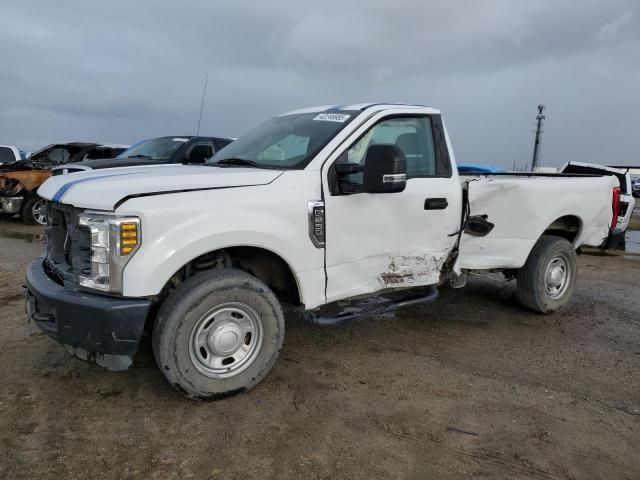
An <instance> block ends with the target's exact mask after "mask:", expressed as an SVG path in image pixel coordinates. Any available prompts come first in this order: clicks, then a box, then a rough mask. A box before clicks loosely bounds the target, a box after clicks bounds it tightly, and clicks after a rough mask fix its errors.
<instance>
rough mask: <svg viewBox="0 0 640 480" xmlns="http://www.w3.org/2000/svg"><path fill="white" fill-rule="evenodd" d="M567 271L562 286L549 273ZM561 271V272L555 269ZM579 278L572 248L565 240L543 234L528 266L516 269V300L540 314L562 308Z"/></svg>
mask: <svg viewBox="0 0 640 480" xmlns="http://www.w3.org/2000/svg"><path fill="white" fill-rule="evenodd" d="M563 267H564V270H565V271H566V275H567V276H566V281H565V283H562V284H561V286H559V285H556V283H558V282H560V280H558V278H561V277H562V273H558V274H556V275H554V273H553V272H552V271H555V272H559V271H562V269H563ZM558 269H560V270H558ZM577 275H578V261H577V256H576V251H575V249H574V248H573V245H572V244H571V243H570V242H569V241H567V240H566V239H564V238H560V237H553V236H549V235H543V236H542V237H540V239H539V240H538V241H537V243H536V244H535V245H534V247H533V249H532V250H531V253H529V258H527V263H525V264H524V266H523V267H522V268H521V269H520V270H518V299H519V300H520V303H521V304H522V305H524V306H525V307H527V308H530V309H531V310H534V311H536V312H539V313H552V312H557V311H559V310H561V309H563V308H564V307H565V306H566V305H567V303H569V300H570V299H571V295H572V294H573V290H574V288H575V284H576V278H577Z"/></svg>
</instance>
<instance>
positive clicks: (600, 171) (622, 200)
mask: <svg viewBox="0 0 640 480" xmlns="http://www.w3.org/2000/svg"><path fill="white" fill-rule="evenodd" d="M560 171H561V172H562V173H577V174H595V175H610V176H613V177H615V178H616V179H617V180H618V182H619V188H618V198H617V202H618V207H617V209H618V216H617V218H616V219H615V221H614V225H613V226H612V228H613V231H612V234H611V236H610V239H609V243H608V245H607V247H610V248H613V247H616V246H617V245H619V244H621V243H623V242H624V237H625V233H626V231H627V228H628V227H629V222H630V221H631V216H632V215H633V209H634V207H635V204H636V201H635V199H634V198H633V195H632V187H631V175H629V173H628V172H625V171H624V170H621V169H619V168H614V167H606V166H604V165H597V164H592V163H582V162H568V163H567V164H565V165H564V167H562V168H561V169H560Z"/></svg>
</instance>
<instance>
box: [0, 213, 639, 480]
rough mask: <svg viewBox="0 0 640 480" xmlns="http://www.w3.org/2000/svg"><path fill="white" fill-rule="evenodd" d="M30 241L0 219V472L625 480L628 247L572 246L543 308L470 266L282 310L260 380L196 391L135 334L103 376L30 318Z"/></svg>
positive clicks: (629, 394)
mask: <svg viewBox="0 0 640 480" xmlns="http://www.w3.org/2000/svg"><path fill="white" fill-rule="evenodd" d="M634 238H637V234H635V237H634ZM639 243H640V242H639ZM43 249H44V244H43V243H42V239H41V231H40V230H39V229H38V228H36V227H26V226H23V225H20V224H19V223H18V222H17V221H8V222H4V223H0V305H1V312H2V313H1V315H0V321H1V322H2V327H1V328H2V334H1V335H0V366H1V367H2V368H0V478H10V479H19V478H29V479H32V478H61V477H69V478H143V477H144V478H211V479H217V478H244V479H250V478H260V479H266V478H273V479H282V478H305V479H306V478H330V479H338V478H349V479H351V478H363V479H371V478H438V479H441V478H444V479H446V478H461V477H465V476H477V477H484V478H542V479H556V478H561V479H585V478H586V479H589V478H606V479H617V478H628V479H634V478H635V479H637V478H639V477H640V455H639V454H638V449H639V447H640V376H639V375H638V372H639V371H640V370H639V367H640V301H639V300H638V299H639V298H640V255H638V254H632V253H624V252H619V253H615V254H601V255H594V254H591V255H582V256H581V257H580V261H579V264H580V278H579V283H578V286H577V289H576V294H575V296H574V299H573V303H572V305H571V306H570V308H569V309H567V310H566V311H565V312H563V313H560V314H556V315H551V316H540V315H537V314H533V313H530V312H527V311H524V310H523V309H521V308H520V307H519V306H518V304H517V303H516V300H515V288H514V285H513V284H512V283H503V282H498V281H494V280H490V279H487V278H473V279H472V280H471V281H470V284H469V286H468V287H467V288H465V289H462V290H455V291H452V290H444V291H442V292H441V298H440V300H439V301H438V302H437V303H436V304H434V305H430V306H421V307H414V308H407V309H405V310H403V311H401V312H398V313H397V314H396V315H395V316H385V317H382V318H376V319H372V320H366V321H360V322H357V323H353V324H351V325H348V326H345V327H341V328H333V329H321V328H314V327H309V326H307V325H305V324H303V323H301V322H299V321H296V320H295V319H290V320H289V321H288V324H287V329H288V330H287V337H286V340H285V346H284V349H283V351H282V352H281V355H280V358H279V360H278V362H277V363H276V366H275V368H274V370H273V371H272V372H271V374H270V375H269V376H268V377H267V379H266V380H265V381H264V382H263V383H262V384H260V385H259V386H258V387H256V388H255V389H254V390H252V391H251V392H249V393H247V394H245V395H242V396H239V397H234V398H230V399H227V400H224V401H220V402H214V403H197V402H192V401H188V400H186V399H183V398H182V397H180V396H179V395H177V394H176V393H175V392H174V391H173V390H172V389H171V388H170V387H169V386H168V385H167V384H166V383H165V381H164V379H163V377H162V375H161V373H160V372H159V371H158V370H157V369H156V367H155V364H154V361H153V356H152V354H151V351H150V345H149V343H150V342H149V341H148V339H147V340H146V341H145V342H144V344H143V347H142V352H141V353H140V354H139V355H138V357H137V360H136V363H135V364H134V367H133V368H132V369H131V370H129V371H128V372H123V373H112V372H108V371H106V370H104V369H101V368H99V367H97V366H95V365H91V364H87V363H84V362H82V361H80V360H77V359H75V358H72V357H70V356H69V355H68V354H67V352H66V351H65V350H64V349H63V348H62V347H60V346H59V345H57V344H56V343H54V342H53V341H52V340H50V339H48V338H47V337H45V336H44V335H42V334H41V333H39V332H38V331H37V330H36V329H35V327H33V326H30V325H28V324H27V323H26V322H25V318H24V313H23V311H24V307H23V300H22V287H21V285H22V281H23V276H24V273H23V272H24V268H25V266H26V264H27V262H28V261H30V260H31V259H32V258H33V257H35V256H37V255H38V254H39V253H41V252H42V251H43Z"/></svg>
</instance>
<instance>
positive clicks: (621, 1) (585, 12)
mask: <svg viewBox="0 0 640 480" xmlns="http://www.w3.org/2000/svg"><path fill="white" fill-rule="evenodd" d="M0 18H1V19H2V22H1V24H2V26H1V27H0V62H1V63H2V64H1V66H0V143H10V144H17V145H18V146H19V147H22V148H24V149H35V148H38V147H40V146H42V145H44V144H46V143H51V142H55V141H71V140H86V141H98V142H115V143H133V142H136V141H138V140H140V139H143V138H149V137H155V136H161V135H184V134H191V133H195V128H196V124H197V118H198V112H199V107H200V97H201V94H202V86H203V82H204V76H205V73H207V72H208V73H209V86H208V91H207V98H206V102H205V110H204V117H203V121H202V127H201V134H211V135H222V136H240V135H242V134H243V133H244V132H246V131H247V130H249V129H251V128H252V127H253V126H255V125H256V124H258V123H260V122H262V121H263V120H265V119H266V118H268V117H271V116H273V115H276V114H278V113H281V112H283V111H286V110H290V109H293V108H299V107H303V106H311V105H316V104H329V103H335V104H345V103H356V102H366V101H376V102H377V101H390V102H402V103H418V104H426V105H431V106H435V107H439V108H441V109H442V111H443V116H444V118H445V121H446V122H447V126H448V129H449V133H450V135H451V137H452V140H453V143H454V147H455V149H456V156H457V158H458V160H459V161H467V162H492V163H498V164H502V165H505V166H509V167H511V166H512V164H513V162H516V164H518V165H520V166H523V165H524V163H525V162H529V161H530V156H531V150H532V144H533V131H534V117H535V107H536V105H537V104H538V103H545V104H546V105H547V117H548V118H547V123H546V126H545V133H544V137H543V145H542V164H543V165H558V164H560V163H562V162H563V161H565V160H567V159H573V160H581V161H590V162H599V163H608V164H614V163H616V164H617V163H621V164H624V163H626V164H636V165H637V164H640V135H639V134H638V127H640V4H639V3H638V1H637V0H607V1H602V0H579V1H578V0H574V1H571V2H569V1H563V0H536V1H526V2H525V1H513V0H468V1H451V0H441V1H440V0H438V1H428V2H427V1H423V0H393V1H382V0H368V1H362V2H356V1H346V0H324V1H322V2H309V3H307V2H302V1H299V0H283V1H279V2H269V1H262V2H243V1H237V0H236V1H228V2H217V1H213V0H198V1H183V2H175V1H174V2H160V1H135V2H133V1H121V0H110V1H108V2H105V1H100V2H98V1H89V0H65V1H64V2H54V1H50V0H40V1H34V0H4V1H3V2H2V3H0Z"/></svg>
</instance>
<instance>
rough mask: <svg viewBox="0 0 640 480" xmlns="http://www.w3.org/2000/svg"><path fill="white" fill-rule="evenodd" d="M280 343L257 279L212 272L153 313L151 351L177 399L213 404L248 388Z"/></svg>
mask: <svg viewBox="0 0 640 480" xmlns="http://www.w3.org/2000/svg"><path fill="white" fill-rule="evenodd" d="M283 340H284V315H283V313H282V308H281V307H280V303H279V302H278V299H277V298H276V297H275V295H274V294H273V292H272V291H271V290H270V289H269V287H267V286H266V285H265V284H264V283H262V282H261V281H260V280H258V279H257V278H255V277H253V276H251V275H249V274H247V273H245V272H243V271H241V270H235V269H217V270H211V271H208V272H203V273H200V274H198V275H195V276H193V277H191V278H189V279H188V280H187V281H186V282H185V283H184V284H182V285H181V286H180V287H178V288H177V289H176V290H174V291H173V292H172V293H171V295H170V296H169V298H168V299H167V300H166V301H165V303H164V305H163V306H162V308H161V309H160V312H159V313H158V318H157V320H156V323H155V325H154V328H153V352H154V356H155V358H156V362H157V364H158V366H159V367H160V369H161V370H162V373H163V374H164V375H165V377H166V378H167V380H168V381H169V383H170V384H171V385H173V386H174V387H175V388H176V389H177V390H178V391H179V392H180V393H182V394H183V395H185V396H187V397H189V398H193V399H199V400H216V399H220V398H224V397H227V396H230V395H235V394H237V393H241V392H244V391H246V390H249V389H250V388H252V387H254V386H255V385H256V384H257V383H258V382H260V381H261V380H262V379H263V378H264V377H265V376H266V375H267V374H268V373H269V371H270V370H271V367H272V366H273V364H274V363H275V360H276V358H277V356H278V352H279V351H280V348H282V342H283Z"/></svg>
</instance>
